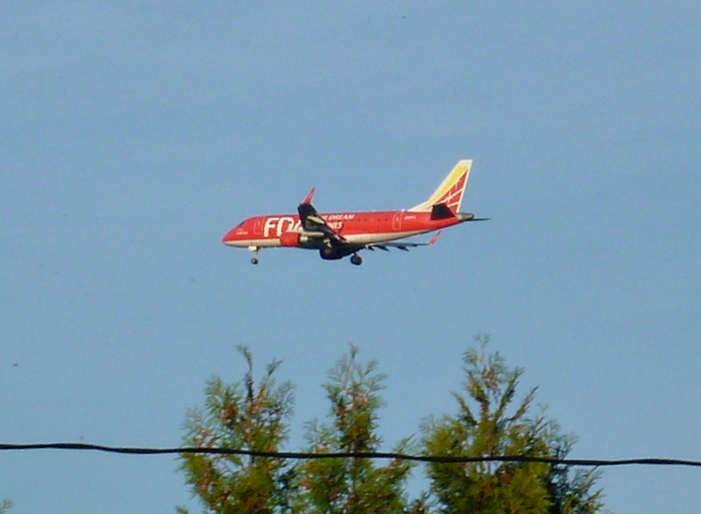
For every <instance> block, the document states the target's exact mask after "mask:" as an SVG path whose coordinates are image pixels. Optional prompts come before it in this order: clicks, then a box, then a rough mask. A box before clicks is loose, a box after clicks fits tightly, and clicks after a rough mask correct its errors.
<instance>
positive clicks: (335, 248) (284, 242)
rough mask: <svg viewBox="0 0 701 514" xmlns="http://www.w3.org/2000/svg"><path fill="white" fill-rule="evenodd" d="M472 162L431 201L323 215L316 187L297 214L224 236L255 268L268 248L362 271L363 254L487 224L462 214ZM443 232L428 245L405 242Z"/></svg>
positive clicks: (259, 219) (250, 223) (462, 164)
mask: <svg viewBox="0 0 701 514" xmlns="http://www.w3.org/2000/svg"><path fill="white" fill-rule="evenodd" d="M471 166H472V160H471V159H469V160H461V161H459V162H458V163H457V164H456V165H455V167H454V168H453V169H452V171H451V172H450V173H449V174H448V175H447V176H446V177H445V179H444V180H443V182H441V184H440V185H439V186H438V188H437V189H436V190H435V191H434V192H433V194H432V195H431V196H430V197H429V198H428V200H426V201H425V202H422V203H420V204H418V205H416V206H414V207H412V208H411V209H408V210H400V211H365V212H336V213H328V214H319V212H318V211H317V210H316V209H315V208H314V206H313V205H312V199H313V198H314V193H315V192H316V188H312V190H311V191H310V192H309V194H308V195H307V197H306V198H305V199H304V200H303V201H302V203H300V204H299V206H298V207H297V214H296V215H295V214H282V215H279V214H277V215H266V216H255V217H253V218H248V219H246V220H244V221H242V222H241V223H239V224H238V225H236V226H235V227H234V228H232V229H231V230H230V231H228V232H227V233H226V235H225V236H224V237H223V239H222V242H223V243H224V244H225V245H227V246H233V247H239V248H248V250H250V251H251V252H253V257H252V258H251V263H252V264H258V262H259V260H258V252H259V251H260V250H261V249H262V248H277V247H284V248H304V249H309V250H318V251H319V256H320V257H321V258H322V259H324V260H338V259H342V258H344V257H346V256H348V255H350V256H351V258H350V262H351V264H354V265H356V266H359V265H360V264H362V263H363V259H362V257H360V255H358V252H359V251H360V250H374V249H375V248H379V249H380V250H384V251H389V249H390V248H398V249H399V250H404V251H409V248H415V247H419V246H430V245H433V244H434V243H435V242H436V240H437V239H438V237H439V236H440V234H441V232H442V229H444V228H447V227H450V226H453V225H458V224H460V223H465V222H468V221H486V220H488V219H489V218H476V217H475V215H474V214H473V213H471V212H460V205H461V204H462V198H463V195H464V194H465V188H466V187H467V180H468V178H469V177H470V167H471ZM436 230H438V232H437V233H436V234H435V235H434V237H433V238H432V239H431V240H430V241H429V242H428V243H414V242H407V241H403V240H404V239H406V238H408V237H412V236H416V235H419V234H425V233H428V232H433V231H436Z"/></svg>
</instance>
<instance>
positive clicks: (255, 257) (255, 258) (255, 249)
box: [248, 246, 260, 264]
mask: <svg viewBox="0 0 701 514" xmlns="http://www.w3.org/2000/svg"><path fill="white" fill-rule="evenodd" d="M248 249H249V250H250V251H252V252H253V257H251V264H258V262H259V261H258V252H259V251H260V248H258V247H257V246H249V247H248Z"/></svg>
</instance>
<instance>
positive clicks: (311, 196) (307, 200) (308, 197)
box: [302, 187, 316, 205]
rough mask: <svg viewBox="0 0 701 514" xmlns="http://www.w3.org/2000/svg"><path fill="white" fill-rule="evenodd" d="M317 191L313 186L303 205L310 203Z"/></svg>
mask: <svg viewBox="0 0 701 514" xmlns="http://www.w3.org/2000/svg"><path fill="white" fill-rule="evenodd" d="M315 192H316V188H315V187H313V188H312V190H311V191H309V194H308V195H307V197H306V198H305V199H304V201H303V202H302V205H310V204H311V203H312V198H314V193H315Z"/></svg>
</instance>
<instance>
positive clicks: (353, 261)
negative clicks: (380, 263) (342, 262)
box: [350, 253, 363, 266]
mask: <svg viewBox="0 0 701 514" xmlns="http://www.w3.org/2000/svg"><path fill="white" fill-rule="evenodd" d="M350 261H351V264H355V265H356V266H360V265H361V264H362V263H363V258H362V257H361V256H360V255H358V254H357V253H354V254H353V256H352V257H351V258H350Z"/></svg>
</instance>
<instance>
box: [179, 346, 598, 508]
mask: <svg viewBox="0 0 701 514" xmlns="http://www.w3.org/2000/svg"><path fill="white" fill-rule="evenodd" d="M478 343H479V347H478V348H477V349H472V348H471V349H468V350H467V351H466V352H465V354H464V357H463V363H464V368H463V369H464V374H465V381H464V382H463V389H462V392H460V393H453V395H454V397H455V399H456V400H457V403H458V410H457V413H456V414H454V415H443V416H440V417H435V416H434V417H429V418H427V419H426V421H425V422H424V424H423V426H422V427H421V437H420V440H419V441H417V442H413V443H412V442H410V439H409V438H407V439H402V440H400V441H399V443H398V444H397V445H396V446H395V447H394V448H393V450H392V451H393V452H396V453H402V454H406V453H416V452H423V453H424V454H426V455H432V456H446V457H486V458H489V457H498V456H528V457H546V458H554V459H563V458H565V457H566V456H567V455H568V453H569V451H570V450H571V448H572V445H573V444H574V442H575V438H574V437H573V436H571V435H564V434H562V433H561V431H560V428H559V426H558V425H557V423H556V422H555V421H552V420H549V419H547V418H546V416H545V411H544V409H542V408H536V407H534V399H535V393H536V389H535V388H534V389H531V390H530V391H528V392H527V393H526V394H525V395H517V388H518V385H519V379H520V377H521V375H522V374H523V370H522V369H521V368H515V369H509V368H508V367H507V366H506V363H505V360H504V359H503V358H502V357H501V355H500V354H499V353H498V352H496V353H489V351H488V338H486V337H478ZM239 350H240V351H241V353H242V355H243V356H244V358H245V360H246V363H247V366H248V368H247V371H246V373H245V375H244V378H243V381H242V382H240V383H234V384H232V385H227V384H225V383H224V382H223V381H222V380H221V379H219V378H213V379H211V380H210V381H209V382H208V384H207V388H206V390H205V396H206V400H205V406H204V409H192V410H191V411H190V412H189V413H188V415H187V422H186V425H185V430H186V434H185V436H184V439H183V445H184V446H186V447H193V446H194V447H204V448H213V447H225V448H231V449H239V450H253V451H263V452H281V451H284V448H282V446H283V445H284V444H285V443H286V442H287V437H288V431H289V418H290V415H291V413H292V403H293V393H292V386H291V385H290V383H288V382H285V383H282V384H281V385H278V384H277V383H276V381H275V379H274V373H275V371H276V369H277V368H278V366H279V362H278V361H273V362H272V363H271V364H270V365H268V367H267V369H266V372H265V374H264V375H263V377H262V379H260V380H259V381H258V382H256V381H255V379H254V373H253V359H252V356H251V353H250V351H249V350H248V348H246V347H240V348H239ZM384 380H385V376H384V374H382V373H380V372H379V371H378V370H377V362H375V361H371V362H370V363H368V364H363V363H361V362H360V361H359V359H358V350H357V348H356V347H354V346H351V348H350V351H349V352H348V353H346V354H345V355H344V356H343V357H342V358H341V359H340V360H339V361H338V363H337V364H336V366H335V367H334V368H332V369H331V370H330V371H329V375H328V381H327V383H326V384H325V386H324V390H325V392H326V397H327V399H328V401H329V404H330V410H329V413H328V416H327V418H326V419H325V420H323V421H318V420H315V421H312V422H310V423H308V424H307V425H306V428H307V430H306V439H307V448H306V449H305V451H306V452H309V453H316V454H325V453H351V454H364V453H373V452H381V451H386V450H384V449H383V448H381V445H382V440H381V438H380V437H379V435H378V427H379V416H378V411H379V410H380V408H381V407H382V406H383V405H384V403H383V400H382V397H381V396H380V391H381V390H382V389H383V387H384ZM519 398H520V399H519ZM181 459H182V470H183V471H184V473H185V476H186V479H187V482H188V483H189V484H190V486H191V487H192V491H193V494H194V495H196V496H197V497H199V499H200V500H201V502H202V504H203V506H204V507H205V512H207V513H212V514H229V513H240V514H284V513H295V514H365V513H387V514H390V513H392V514H395V513H396V514H428V513H436V514H438V513H441V514H453V513H455V514H457V513H465V512H470V513H484V514H487V513H489V514H492V513H494V514H502V513H504V514H507V513H524V514H531V513H532V514H594V513H598V512H602V511H603V508H604V507H603V503H602V492H601V491H600V490H595V489H594V486H595V482H596V480H597V479H598V477H599V474H598V472H597V471H596V470H586V471H583V470H579V471H577V472H573V470H572V469H570V468H569V467H568V466H565V465H557V464H552V463H541V462H498V461H489V460H487V461H484V462H473V463H446V462H431V463H429V464H427V465H426V468H425V469H426V475H427V487H428V491H427V492H426V493H423V494H422V495H421V496H420V497H419V499H415V500H409V499H408V494H407V480H408V479H409V477H410V473H411V472H412V468H413V464H411V463H410V462H409V461H407V460H402V459H393V460H391V461H389V462H388V461H386V460H384V461H380V460H373V459H372V458H364V457H358V456H354V457H349V458H342V457H332V458H324V459H309V460H301V461H296V462H287V461H285V460H284V459H281V458H279V457H249V456H238V455H210V454H206V455H201V454H191V453H188V454H183V455H182V457H181ZM178 512H179V513H180V514H185V513H187V511H186V510H185V509H183V508H178Z"/></svg>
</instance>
